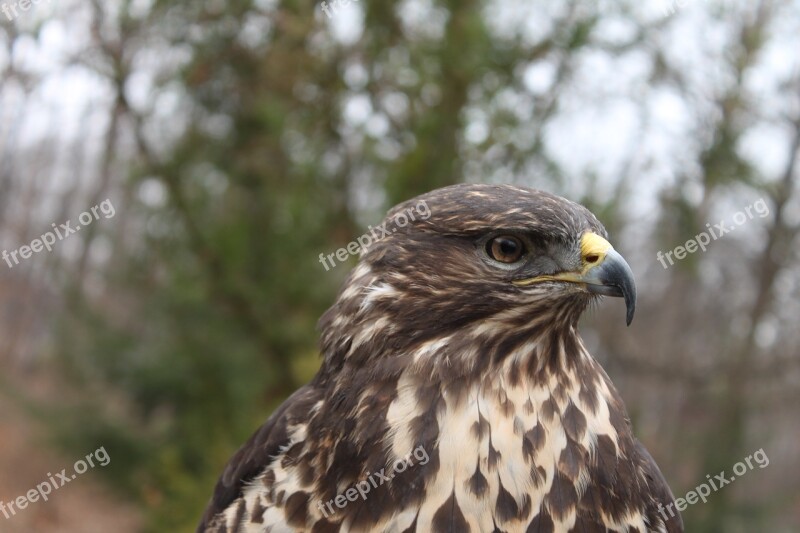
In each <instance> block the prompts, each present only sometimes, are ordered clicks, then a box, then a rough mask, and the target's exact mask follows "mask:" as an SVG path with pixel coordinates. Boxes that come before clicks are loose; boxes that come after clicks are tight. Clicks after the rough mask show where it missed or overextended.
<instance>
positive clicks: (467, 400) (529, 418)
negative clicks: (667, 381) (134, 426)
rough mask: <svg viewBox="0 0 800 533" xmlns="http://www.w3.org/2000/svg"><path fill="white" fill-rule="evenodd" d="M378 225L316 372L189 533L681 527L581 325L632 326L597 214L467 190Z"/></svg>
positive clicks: (546, 198)
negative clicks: (605, 299) (608, 302)
mask: <svg viewBox="0 0 800 533" xmlns="http://www.w3.org/2000/svg"><path fill="white" fill-rule="evenodd" d="M421 203H424V204H425V205H426V208H427V210H428V211H429V215H430V216H429V217H427V218H426V219H425V220H422V219H421V217H417V218H416V219H415V220H409V221H408V223H407V224H404V225H403V227H400V224H395V223H393V221H394V217H395V216H396V215H398V214H400V213H407V212H408V211H409V209H411V208H412V207H413V206H415V205H421ZM386 221H387V225H386V226H387V227H390V228H392V229H391V230H389V231H387V232H385V236H384V237H383V238H382V239H380V240H378V241H376V242H374V243H372V244H371V245H370V246H369V248H368V249H367V250H366V251H363V252H362V254H361V258H360V261H359V263H358V265H357V266H356V268H355V269H354V270H353V271H352V272H351V273H350V275H349V277H348V278H347V280H346V282H345V284H344V286H343V287H342V289H341V292H340V293H339V295H338V297H337V299H336V302H335V303H334V304H333V306H332V307H331V308H330V309H329V310H328V311H327V312H326V313H325V314H324V315H323V316H322V318H321V319H320V323H319V327H320V330H321V341H320V348H321V352H322V356H323V362H322V366H321V368H320V370H319V372H318V373H317V375H316V376H315V377H314V378H313V380H312V381H311V382H310V383H309V384H308V385H306V386H304V387H302V388H301V389H299V390H298V391H297V392H295V393H294V394H293V395H292V396H291V397H290V398H289V399H288V400H286V402H284V403H283V405H282V406H281V407H280V408H279V409H278V410H277V411H276V412H275V413H274V414H273V415H272V416H271V417H270V418H269V419H268V420H267V422H266V423H265V424H264V425H263V426H262V427H261V428H260V429H259V430H258V431H257V432H256V433H255V434H254V435H253V436H252V437H251V438H250V440H249V441H248V442H247V443H246V444H245V445H244V446H243V447H242V448H241V449H240V450H239V451H238V452H237V453H236V455H234V457H233V458H232V459H231V460H230V463H229V464H228V466H227V467H226V468H225V471H224V473H223V474H222V476H221V478H220V480H219V482H218V483H217V485H216V488H215V490H214V495H213V498H212V499H211V502H210V504H209V505H208V508H207V509H206V512H205V514H204V516H203V518H202V521H201V523H200V525H199V528H198V531H199V532H227V533H236V532H272V533H278V532H291V531H298V532H299V531H302V532H311V533H323V532H325V533H327V532H370V531H375V532H390V533H394V532H397V533H400V532H415V531H417V532H436V533H438V532H453V533H462V532H472V533H479V532H487V533H488V532H508V533H512V532H535V533H546V532H567V531H574V532H578V533H589V532H605V531H620V532H628V533H633V532H638V533H644V532H646V531H657V532H669V533H672V532H682V531H683V525H682V522H681V518H680V515H679V514H677V513H675V512H673V511H672V508H674V505H672V506H671V507H672V508H670V504H672V503H673V497H672V494H671V492H670V489H669V487H668V486H667V483H666V482H665V480H664V478H663V476H662V475H661V472H660V471H659V469H658V467H657V466H656V464H655V462H654V461H653V459H652V457H651V456H650V454H649V453H648V452H647V450H645V448H644V447H643V446H642V445H641V444H640V443H639V442H638V441H637V440H636V438H635V437H634V436H633V434H632V432H631V425H630V421H629V419H628V415H627V413H626V410H625V406H624V405H623V403H622V400H621V399H620V396H619V394H618V393H617V391H616V389H615V388H614V386H613V385H612V383H611V381H610V380H609V378H608V376H607V375H606V373H605V372H604V371H603V369H602V368H601V367H600V365H599V364H598V363H597V361H595V359H594V358H593V357H592V356H591V355H590V354H589V353H588V351H587V350H586V347H585V346H584V344H583V341H582V340H581V337H580V336H579V334H578V330H577V323H578V319H579V318H580V316H581V314H582V312H583V311H584V309H586V307H587V306H588V305H589V304H590V303H592V302H593V301H595V300H596V299H598V298H599V295H606V296H617V297H622V298H624V301H625V305H626V307H627V322H628V324H630V322H631V319H632V318H633V313H634V308H635V304H636V289H635V286H634V280H633V274H632V272H631V269H630V267H629V266H628V264H627V263H626V262H625V260H624V259H623V258H622V256H621V255H620V254H619V253H617V252H616V251H615V250H614V248H612V246H611V245H610V244H609V243H608V241H607V240H606V238H607V234H606V231H605V229H604V228H603V226H602V225H601V224H600V222H598V220H597V219H596V218H595V217H594V215H592V213H591V212H589V211H588V210H587V209H586V208H584V207H583V206H581V205H578V204H575V203H573V202H570V201H568V200H565V199H563V198H560V197H558V196H555V195H552V194H549V193H547V192H543V191H539V190H534V189H529V188H523V187H515V186H508V185H465V184H462V185H455V186H452V187H446V188H443V189H438V190H435V191H433V192H430V193H428V194H425V195H422V196H420V197H418V198H415V199H413V200H410V201H408V202H406V203H403V204H400V205H398V206H397V207H395V208H394V209H392V210H391V211H390V212H389V213H388V215H387V219H386ZM664 508H668V509H669V510H670V513H666V512H664Z"/></svg>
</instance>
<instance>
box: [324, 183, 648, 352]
mask: <svg viewBox="0 0 800 533" xmlns="http://www.w3.org/2000/svg"><path fill="white" fill-rule="evenodd" d="M423 207H424V208H423ZM382 228H383V229H382V231H381V232H380V233H381V234H382V238H380V239H376V240H374V242H372V243H371V244H370V245H369V246H368V248H367V249H366V250H365V251H363V252H362V256H361V258H360V262H359V265H358V266H357V267H356V268H355V269H354V271H353V272H352V273H351V275H350V277H349V278H348V280H347V281H346V283H345V286H344V287H343V289H342V291H341V292H340V294H339V298H338V300H337V303H336V304H335V305H334V306H333V307H332V308H331V310H329V311H328V313H326V315H325V316H323V318H322V320H321V326H322V332H323V339H322V340H323V349H327V350H330V349H336V347H333V346H326V339H329V340H331V341H332V339H334V338H338V339H344V341H342V340H340V341H339V342H344V343H347V345H346V346H345V345H342V346H339V347H338V349H339V350H340V351H341V350H346V351H347V352H351V353H352V352H356V351H358V348H359V347H361V346H365V345H367V350H366V351H369V350H372V351H373V352H375V351H378V352H384V353H386V352H390V351H403V350H405V351H409V350H411V349H418V348H419V347H420V346H422V345H423V344H424V343H428V344H431V343H435V342H437V340H441V339H445V338H446V339H449V340H448V341H447V342H448V344H450V345H452V344H453V343H455V342H457V341H458V339H459V338H465V337H469V338H472V339H480V338H484V339H488V338H493V341H494V342H495V344H497V342H501V341H502V340H503V339H508V338H510V337H513V338H516V339H518V340H519V341H520V342H521V339H522V338H523V337H524V336H525V335H528V336H530V335H534V334H536V333H537V332H538V333H541V332H543V331H558V330H565V331H566V330H574V326H575V324H576V322H577V320H578V319H579V318H580V315H581V314H582V313H583V311H584V310H585V308H586V307H587V305H588V304H589V303H591V302H592V301H593V300H595V299H597V298H598V297H599V296H601V295H605V296H614V297H621V298H623V299H624V301H625V304H626V307H627V315H626V317H627V323H628V324H630V322H631V320H632V319H633V314H634V310H635V305H636V287H635V284H634V279H633V273H632V272H631V269H630V267H629V266H628V264H627V262H626V261H625V260H624V259H623V257H622V256H621V255H620V254H619V253H618V252H617V251H616V250H614V248H613V247H612V245H611V244H610V243H609V242H608V240H607V238H608V237H607V233H606V231H605V229H604V228H603V226H602V224H600V222H599V221H598V220H597V218H596V217H595V216H594V215H593V214H592V213H591V212H590V211H589V210H588V209H586V208H585V207H583V206H581V205H579V204H576V203H574V202H571V201H569V200H566V199H564V198H561V197H558V196H555V195H553V194H550V193H547V192H544V191H539V190H535V189H530V188H524V187H517V186H509V185H468V184H462V185H455V186H451V187H445V188H442V189H438V190H435V191H432V192H430V193H427V194H425V195H422V196H419V197H417V198H414V199H412V200H409V201H407V202H404V203H402V204H399V205H398V206H396V207H394V208H393V209H392V210H390V211H389V213H388V215H387V217H386V219H385V220H384V223H383V224H382ZM331 329H336V332H335V334H334V333H333V332H331V333H330V334H329V330H331ZM473 345H475V343H473Z"/></svg>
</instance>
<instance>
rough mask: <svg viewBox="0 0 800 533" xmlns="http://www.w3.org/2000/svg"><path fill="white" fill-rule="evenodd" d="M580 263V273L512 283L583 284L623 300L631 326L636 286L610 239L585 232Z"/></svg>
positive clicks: (628, 267) (625, 262) (539, 277)
mask: <svg viewBox="0 0 800 533" xmlns="http://www.w3.org/2000/svg"><path fill="white" fill-rule="evenodd" d="M581 264H582V265H583V268H582V270H581V271H580V272H561V273H558V274H552V275H544V276H536V277H535V278H529V279H521V280H516V281H514V282H513V283H514V284H515V285H519V286H525V285H532V284H534V283H538V282H540V281H568V282H572V283H580V284H583V285H584V286H585V287H586V290H587V291H589V292H591V293H594V294H602V295H604V296H615V297H621V298H624V299H625V307H626V310H627V312H626V316H625V318H626V323H627V325H629V326H630V325H631V322H632V321H633V314H634V312H635V311H636V284H635V282H634V279H633V271H631V267H630V266H629V265H628V263H627V261H625V259H624V258H623V257H622V256H621V255H620V254H619V253H618V252H617V251H616V250H614V247H613V246H611V244H610V243H609V242H608V241H607V240H605V239H604V238H602V237H601V236H599V235H597V234H595V233H591V232H586V233H584V234H583V237H581Z"/></svg>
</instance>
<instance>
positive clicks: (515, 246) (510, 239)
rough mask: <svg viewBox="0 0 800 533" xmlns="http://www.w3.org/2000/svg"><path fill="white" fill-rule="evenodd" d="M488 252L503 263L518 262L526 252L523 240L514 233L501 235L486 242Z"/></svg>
mask: <svg viewBox="0 0 800 533" xmlns="http://www.w3.org/2000/svg"><path fill="white" fill-rule="evenodd" d="M486 253H487V254H488V255H489V257H491V258H492V259H494V260H495V261H499V262H501V263H506V264H510V263H516V262H517V261H519V260H520V258H521V257H522V255H523V254H524V253H525V247H524V246H523V245H522V241H521V240H519V239H518V238H516V237H514V236H512V235H501V236H499V237H495V238H493V239H491V240H489V242H487V243H486Z"/></svg>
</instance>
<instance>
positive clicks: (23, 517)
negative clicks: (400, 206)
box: [0, 0, 800, 533]
mask: <svg viewBox="0 0 800 533" xmlns="http://www.w3.org/2000/svg"><path fill="white" fill-rule="evenodd" d="M19 2H20V0H0V3H2V4H6V5H8V6H9V12H10V13H13V10H11V9H10V6H11V5H12V4H13V5H16V6H17V8H18V10H17V12H18V16H16V17H9V16H8V15H6V14H3V13H2V12H0V246H2V249H5V250H8V251H11V250H15V249H17V248H19V247H20V246H22V245H25V244H30V242H31V241H32V240H33V239H35V238H37V237H38V236H40V235H42V234H43V233H44V232H46V231H49V230H50V229H51V226H52V224H54V223H55V224H60V223H63V222H65V221H67V220H73V221H75V220H76V219H77V217H78V215H79V214H80V213H82V212H83V211H85V210H87V209H89V208H91V207H92V206H94V205H97V204H99V203H100V202H101V201H103V200H105V199H108V200H109V201H110V202H112V203H113V205H114V207H115V216H113V217H110V218H103V217H101V218H100V219H99V220H97V221H95V222H94V223H92V224H91V225H89V226H86V227H85V228H83V231H81V232H80V233H79V234H75V235H71V236H70V237H68V238H66V239H64V240H63V241H60V242H58V243H57V244H56V246H55V248H54V250H53V251H52V252H49V253H48V252H46V251H44V252H40V253H37V254H34V255H33V257H31V258H30V259H27V260H24V261H22V262H21V263H20V264H18V265H14V266H13V268H11V267H9V266H7V264H6V263H5V262H0V365H2V367H1V368H2V371H1V372H0V500H3V501H9V500H13V499H14V498H15V497H16V496H18V495H22V494H25V493H26V492H27V491H28V489H30V488H32V487H34V486H35V485H36V484H37V483H39V482H41V481H43V480H44V479H45V475H46V473H48V472H53V471H60V469H61V468H64V467H66V468H68V469H71V467H72V464H73V462H74V461H75V460H77V459H79V458H81V457H84V456H85V455H86V454H87V453H90V452H91V451H93V450H95V449H97V448H98V447H100V446H104V447H105V449H106V450H107V451H108V453H109V455H110V456H111V463H110V464H109V465H108V466H106V467H105V468H95V469H92V470H90V471H89V472H88V473H86V474H84V475H83V476H81V477H80V478H78V479H77V480H76V481H74V482H71V483H70V484H69V485H67V486H65V487H63V488H61V489H60V490H59V491H57V492H55V493H54V494H53V495H52V497H51V500H50V501H49V502H47V503H43V502H38V503H35V504H31V505H30V506H29V507H28V508H27V509H26V510H24V511H22V512H19V513H18V514H17V515H15V516H14V517H13V518H11V519H5V518H4V517H2V516H0V531H2V532H25V533H27V532H50V531H55V532H68V533H71V532H80V533H87V532H98V533H107V532H108V531H116V532H120V533H127V532H139V531H142V532H173V531H176V532H189V531H192V530H193V528H194V526H195V525H196V523H197V520H198V518H199V516H200V514H201V512H202V509H203V508H204V505H205V503H206V501H207V499H208V498H209V496H210V493H211V489H212V486H213V484H214V482H215V480H216V477H217V476H218V474H219V473H220V472H221V469H222V467H223V465H224V463H225V462H226V460H227V459H228V458H229V457H230V455H231V454H232V453H233V452H234V451H235V449H236V448H237V447H238V446H239V445H240V444H241V443H242V442H244V440H246V438H247V437H248V436H249V435H250V434H251V432H252V431H254V429H255V428H256V427H257V426H258V425H260V424H261V423H262V422H263V421H264V420H265V419H266V417H267V416H268V415H269V413H270V412H271V411H272V410H273V409H274V408H275V407H276V406H277V405H278V404H279V403H280V402H281V401H282V400H283V399H284V398H285V397H286V396H287V395H288V394H289V393H290V392H291V391H292V390H294V389H295V388H296V387H298V386H299V385H301V384H302V383H304V382H305V381H307V380H308V379H309V378H310V376H312V375H313V373H314V371H315V369H316V367H317V365H318V353H317V351H316V333H315V323H316V320H317V318H318V317H319V316H320V314H321V313H322V312H323V311H324V310H325V309H326V307H327V306H328V305H330V304H331V303H332V301H333V298H334V295H335V292H336V290H337V288H338V286H339V284H340V283H341V281H342V280H343V278H344V276H345V275H346V274H347V271H348V270H349V269H350V268H352V266H353V264H354V261H355V260H354V259H351V261H350V263H348V264H342V265H339V266H337V267H336V268H334V269H331V270H329V271H326V270H325V269H324V268H323V266H322V265H321V264H320V263H319V254H320V253H325V254H328V253H332V252H334V251H335V250H336V249H337V248H339V247H341V246H342V245H345V244H347V243H348V242H350V241H352V240H353V239H354V238H355V237H357V236H359V235H361V234H363V233H365V231H366V230H367V225H368V224H375V223H376V222H378V221H379V220H380V219H381V218H382V216H383V213H384V212H385V210H386V209H387V208H388V207H390V206H392V205H393V204H395V203H397V202H399V201H401V200H404V199H407V198H409V197H411V196H414V195H416V194H419V193H422V192H425V191H428V190H430V189H433V188H436V187H439V186H443V185H447V184H451V183H456V182H460V181H468V182H489V183H500V182H503V183H518V184H524V185H530V186H534V187H538V188H542V189H546V190H549V191H552V192H555V193H558V194H561V195H564V196H567V197H569V198H571V199H573V200H576V201H580V202H582V203H584V204H585V205H587V206H588V207H589V208H590V209H592V210H593V211H594V212H595V213H596V214H597V215H598V217H599V218H600V219H601V220H602V222H603V223H604V224H605V225H606V227H607V228H608V230H609V232H610V233H611V236H612V241H613V243H614V244H615V246H616V248H617V249H619V250H621V251H622V253H623V254H624V255H625V256H626V258H627V259H628V260H629V262H630V263H631V265H632V267H633V270H634V271H635V273H636V276H637V279H638V286H639V294H640V301H639V307H638V311H637V316H636V319H635V321H634V322H633V325H632V326H631V327H630V328H625V326H624V321H623V320H622V315H623V311H622V308H621V307H620V306H621V304H620V303H619V302H616V301H615V302H610V301H609V302H606V303H604V304H603V305H601V306H600V307H598V308H597V309H596V310H595V311H594V312H593V313H590V314H589V316H587V317H586V319H585V320H584V323H583V326H582V328H583V333H584V336H585V338H586V341H587V343H588V344H589V346H590V349H591V350H592V352H593V353H594V354H595V355H596V356H597V357H598V358H599V359H600V360H601V361H602V362H603V364H604V365H605V367H606V369H607V371H608V373H609V374H610V375H611V377H612V379H613V380H614V382H615V383H616V384H617V386H618V388H619V389H620V392H621V393H622V396H623V397H624V398H625V400H626V402H627V405H628V408H629V410H630V414H631V418H632V420H633V424H634V426H635V429H636V432H637V434H638V435H639V436H640V438H641V440H643V441H644V443H645V444H646V445H647V446H648V447H649V449H650V450H651V452H652V454H653V455H654V456H655V457H656V459H657V460H658V463H659V464H660V466H661V468H662V470H663V471H664V473H665V475H666V477H667V479H668V480H669V482H670V484H671V486H672V488H673V491H674V492H675V494H676V495H683V494H684V493H686V492H687V491H688V490H691V489H693V488H694V487H695V486H696V485H698V484H700V483H702V482H704V481H706V475H707V474H708V475H711V476H712V477H713V476H714V475H715V474H717V473H719V472H720V471H723V470H725V471H727V473H728V474H730V473H731V469H732V467H733V465H734V464H735V463H737V462H738V461H740V460H741V459H743V458H744V457H746V456H748V455H750V454H752V453H753V452H755V451H756V450H759V449H763V450H764V453H765V454H766V455H767V456H768V457H769V460H770V463H769V466H767V467H766V468H763V469H761V468H755V469H754V470H752V471H750V472H748V473H747V474H746V475H745V476H742V477H741V478H740V479H737V480H736V481H735V482H734V483H732V484H730V485H728V486H726V487H725V488H723V489H722V490H720V491H719V492H716V493H714V494H713V495H712V497H711V498H710V500H709V501H708V503H706V504H696V505H693V506H691V507H690V508H689V509H688V510H687V511H686V512H685V513H684V517H685V521H686V524H687V526H688V529H687V530H688V531H690V532H700V533H704V532H726V533H730V532H734V533H736V532H763V531H771V532H779V533H783V532H786V533H789V532H796V531H799V530H800V444H798V443H800V423H799V422H798V401H800V354H799V353H798V351H799V350H798V347H799V346H800V328H798V327H797V326H798V314H799V313H800V269H798V266H800V257H799V255H798V249H800V247H799V246H798V244H800V241H799V239H798V229H799V228H800V191H799V190H798V181H799V178H798V176H799V174H800V171H798V167H797V165H798V162H800V161H799V160H800V154H798V151H800V2H798V1H797V0H747V1H736V0H724V1H722V0H720V1H716V0H635V1H634V0H630V1H627V0H617V1H611V0H607V1H598V0H558V1H555V0H547V1H545V0H535V1H530V0H527V1H523V0H493V1H486V2H477V1H475V0H458V1H456V0H403V1H401V2H383V1H377V0H351V1H350V2H349V3H348V4H347V5H345V2H344V1H343V2H342V3H341V4H335V3H331V2H328V3H327V4H325V6H324V7H325V8H326V9H327V11H328V12H329V14H330V16H329V14H326V13H325V9H323V5H322V2H311V1H308V0H296V1H289V0H286V1H282V0H252V1H251V0H228V1H225V0H171V1H160V0H81V1H74V0H40V1H39V2H38V3H37V4H36V5H29V8H28V9H27V10H24V11H23V10H22V7H21V6H20V5H19ZM10 18H12V19H13V20H9V19H10ZM760 199H763V201H764V203H765V204H766V205H767V206H768V209H769V214H768V215H767V216H764V217H761V216H756V217H754V218H752V220H748V221H747V222H746V223H744V224H742V225H741V226H739V227H737V228H736V230H735V231H733V232H731V233H729V234H727V235H725V236H723V237H721V238H720V239H718V240H716V241H714V242H712V243H711V244H710V245H709V246H708V250H707V251H706V252H705V253H702V252H697V253H694V254H691V255H689V256H688V257H687V258H685V259H683V260H682V261H678V262H676V264H675V265H674V266H670V267H669V268H666V269H665V268H663V266H662V265H661V264H660V263H659V261H658V260H657V259H656V253H657V252H658V251H659V250H661V251H664V252H666V251H670V250H672V249H673V248H674V247H675V246H677V245H681V244H684V243H685V242H686V240H687V239H690V238H691V237H693V236H694V235H696V234H697V233H699V232H700V231H703V230H704V229H706V224H707V223H710V224H712V225H713V224H716V223H718V222H719V221H720V220H726V221H727V223H728V224H729V225H730V221H731V217H732V216H733V215H734V213H736V212H737V211H740V210H742V209H744V208H745V207H746V206H750V205H753V204H754V202H757V201H759V200H760ZM73 224H74V222H73Z"/></svg>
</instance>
